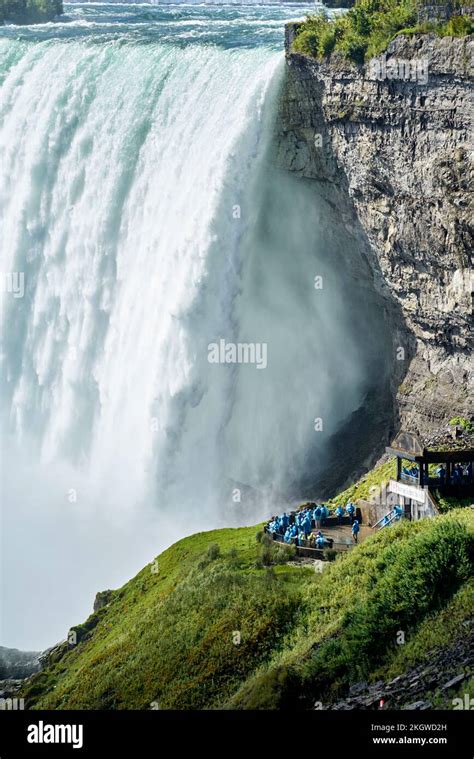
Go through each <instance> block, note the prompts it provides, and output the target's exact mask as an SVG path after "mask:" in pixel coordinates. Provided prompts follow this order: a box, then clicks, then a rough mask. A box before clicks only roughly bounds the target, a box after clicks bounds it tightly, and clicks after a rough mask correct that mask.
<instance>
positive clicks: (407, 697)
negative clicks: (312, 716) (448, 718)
mask: <svg viewBox="0 0 474 759" xmlns="http://www.w3.org/2000/svg"><path fill="white" fill-rule="evenodd" d="M473 623H474V618H473V619H471V620H468V621H466V622H465V626H466V635H465V637H463V638H459V639H458V640H457V641H456V643H455V645H454V646H452V647H451V648H442V649H438V650H436V651H433V653H432V655H431V656H430V658H429V662H425V663H424V664H420V665H419V666H417V667H411V668H410V669H409V670H407V671H406V672H405V673H403V674H401V675H398V677H395V678H394V679H393V680H390V681H389V682H384V681H383V680H379V681H378V682H376V683H373V684H371V685H369V684H368V683H366V682H359V683H356V684H355V685H353V686H352V687H351V688H350V690H349V695H348V698H346V699H344V700H343V701H338V702H337V703H335V704H331V705H328V706H327V707H326V708H327V709H335V710H340V711H349V710H352V709H364V710H365V709H372V710H375V709H381V708H383V709H414V710H423V709H433V708H436V704H434V700H435V696H436V701H438V702H439V701H440V700H441V701H443V702H444V703H443V705H442V707H438V708H443V707H444V708H449V705H450V691H451V690H452V689H453V688H457V687H458V686H459V685H460V684H461V683H462V682H463V681H465V680H466V681H467V680H468V679H469V678H470V677H472V672H473V663H474V624H473Z"/></svg>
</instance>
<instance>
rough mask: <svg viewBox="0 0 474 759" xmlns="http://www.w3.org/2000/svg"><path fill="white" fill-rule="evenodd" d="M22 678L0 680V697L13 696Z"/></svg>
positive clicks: (21, 682)
mask: <svg viewBox="0 0 474 759" xmlns="http://www.w3.org/2000/svg"><path fill="white" fill-rule="evenodd" d="M23 684H24V680H0V698H14V697H15V696H16V695H17V693H18V692H19V690H20V688H21V686H22V685H23Z"/></svg>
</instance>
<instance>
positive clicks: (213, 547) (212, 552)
mask: <svg viewBox="0 0 474 759" xmlns="http://www.w3.org/2000/svg"><path fill="white" fill-rule="evenodd" d="M220 555H221V549H220V548H219V544H218V543H211V544H210V546H209V548H208V549H207V558H208V559H209V561H215V560H216V559H218V558H219V556H220Z"/></svg>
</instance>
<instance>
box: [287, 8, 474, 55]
mask: <svg viewBox="0 0 474 759" xmlns="http://www.w3.org/2000/svg"><path fill="white" fill-rule="evenodd" d="M473 29H474V25H473V22H472V20H471V19H470V18H469V17H468V16H457V17H453V18H451V19H450V20H449V21H447V22H446V23H443V24H418V14H417V6H416V0H356V3H355V5H354V7H352V8H351V9H350V10H349V11H348V12H347V13H346V14H344V15H342V16H338V17H337V18H335V19H332V20H331V19H329V18H328V17H327V15H326V14H325V13H320V14H317V15H315V16H309V17H308V18H307V20H306V21H305V22H304V23H303V24H302V25H301V26H300V28H299V29H298V31H297V35H296V38H295V40H294V42H293V51H294V52H297V53H304V54H305V55H310V56H312V57H313V58H319V59H321V58H325V57H327V56H329V55H330V54H331V53H332V52H333V51H334V50H336V51H340V52H341V53H342V54H343V55H344V57H345V58H348V59H350V60H352V61H354V62H356V63H363V62H364V61H365V60H367V59H368V58H371V57H372V56H375V55H380V54H381V53H382V52H383V51H384V50H386V49H387V46H388V44H389V42H391V40H393V39H394V38H395V37H396V36H397V35H398V34H401V33H403V34H418V33H425V32H432V33H435V34H437V35H439V36H447V35H452V36H464V35H466V34H471V33H472V32H473Z"/></svg>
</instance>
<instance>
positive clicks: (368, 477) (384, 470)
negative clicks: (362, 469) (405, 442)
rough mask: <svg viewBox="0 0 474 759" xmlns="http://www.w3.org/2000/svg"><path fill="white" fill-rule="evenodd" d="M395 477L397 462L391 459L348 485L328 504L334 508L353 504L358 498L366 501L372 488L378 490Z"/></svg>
mask: <svg viewBox="0 0 474 759" xmlns="http://www.w3.org/2000/svg"><path fill="white" fill-rule="evenodd" d="M396 475H397V460H396V459H395V458H392V459H390V461H387V462H385V463H384V464H380V465H379V466H377V467H375V469H372V470H371V471H370V472H367V474H364V476H363V477H361V479H360V480H358V481H357V482H356V483H354V484H353V485H350V486H349V487H348V488H346V490H343V491H342V492H341V493H338V495H337V496H335V497H334V498H331V499H330V500H329V501H328V503H329V504H330V505H332V506H336V505H337V504H341V505H344V504H346V503H347V501H353V502H355V501H357V499H358V498H362V499H364V500H365V501H367V500H369V498H370V496H371V495H372V493H373V488H375V489H377V490H378V489H379V488H380V487H381V486H382V485H383V484H384V483H388V481H389V480H390V478H391V477H392V478H394V477H396Z"/></svg>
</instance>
